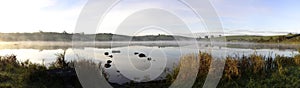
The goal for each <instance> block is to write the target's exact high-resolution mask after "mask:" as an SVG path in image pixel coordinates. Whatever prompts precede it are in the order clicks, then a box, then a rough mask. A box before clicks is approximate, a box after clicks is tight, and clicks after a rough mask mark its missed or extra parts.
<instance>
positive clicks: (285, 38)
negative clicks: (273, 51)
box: [226, 34, 300, 43]
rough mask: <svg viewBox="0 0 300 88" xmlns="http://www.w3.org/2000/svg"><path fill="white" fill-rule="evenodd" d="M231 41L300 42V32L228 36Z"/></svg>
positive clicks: (227, 38)
mask: <svg viewBox="0 0 300 88" xmlns="http://www.w3.org/2000/svg"><path fill="white" fill-rule="evenodd" d="M226 40H227V41H229V42H236V41H238V42H241V41H242V42H257V43H299V42H300V34H288V35H278V36H226Z"/></svg>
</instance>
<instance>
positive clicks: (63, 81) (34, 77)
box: [0, 55, 81, 88]
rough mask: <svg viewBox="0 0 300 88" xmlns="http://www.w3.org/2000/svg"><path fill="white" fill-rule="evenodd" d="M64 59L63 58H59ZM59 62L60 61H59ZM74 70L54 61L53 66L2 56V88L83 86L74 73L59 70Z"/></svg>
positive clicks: (0, 58)
mask: <svg viewBox="0 0 300 88" xmlns="http://www.w3.org/2000/svg"><path fill="white" fill-rule="evenodd" d="M59 59H62V58H58V60H59ZM57 62H59V61H57ZM59 71H61V72H66V71H73V72H75V71H74V69H72V68H69V67H62V63H54V64H53V65H52V66H51V68H46V67H45V66H44V65H40V64H34V63H31V62H30V61H29V60H27V61H25V62H19V61H18V60H17V58H16V56H15V55H9V56H1V57H0V88H49V87H50V88H66V87H71V88H72V87H77V88H78V87H81V86H80V84H79V81H78V80H77V77H76V76H74V75H69V76H63V75H62V74H58V72H59Z"/></svg>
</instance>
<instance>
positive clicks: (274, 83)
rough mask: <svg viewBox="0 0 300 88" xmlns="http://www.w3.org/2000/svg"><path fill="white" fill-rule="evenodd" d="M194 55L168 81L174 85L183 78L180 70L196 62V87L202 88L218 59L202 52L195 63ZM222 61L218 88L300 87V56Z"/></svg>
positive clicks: (238, 58)
mask: <svg viewBox="0 0 300 88" xmlns="http://www.w3.org/2000/svg"><path fill="white" fill-rule="evenodd" d="M299 52H300V51H299ZM193 56H195V55H193V54H191V55H187V56H183V57H182V58H181V61H180V63H179V65H178V66H177V67H175V70H174V71H173V73H171V74H169V75H168V78H167V80H168V81H170V82H171V83H172V82H173V81H174V80H175V79H176V77H180V76H176V75H178V73H180V72H178V71H181V70H180V69H181V68H182V67H188V66H189V65H190V64H191V63H195V62H197V63H199V66H198V67H197V68H199V69H198V70H199V71H198V74H197V78H196V81H195V83H194V86H193V87H196V88H198V87H202V86H203V84H204V82H205V79H206V77H207V74H208V72H209V70H212V69H215V68H210V66H211V62H212V61H216V60H219V59H214V58H213V57H212V56H211V55H210V54H208V53H203V52H199V54H197V55H196V56H197V57H196V60H190V59H191V58H189V57H193ZM223 60H224V61H225V66H224V70H223V75H222V78H221V79H220V82H219V84H218V87H222V88H224V87H225V88H226V87H230V88H233V87H238V88H240V87H300V84H299V82H300V76H299V75H300V55H295V56H294V57H285V56H280V55H276V56H275V57H272V56H263V55H259V54H257V53H253V54H251V55H249V56H245V55H243V56H241V57H239V56H238V55H236V56H227V57H226V59H223ZM182 62H184V63H182ZM174 73H175V74H174ZM171 83H170V84H171Z"/></svg>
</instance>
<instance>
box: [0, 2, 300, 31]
mask: <svg viewBox="0 0 300 88" xmlns="http://www.w3.org/2000/svg"><path fill="white" fill-rule="evenodd" d="M210 2H211V4H212V5H213V7H214V9H215V11H216V13H217V14H218V16H219V18H220V20H221V23H222V26H223V28H224V29H223V30H224V31H233V30H236V31H243V30H247V31H271V32H295V33H300V25H299V20H300V1H299V0H210ZM86 3H87V0H2V1H0V11H1V14H0V25H1V26H0V32H38V31H45V32H63V31H67V32H69V33H72V32H74V30H75V28H76V25H77V24H76V23H77V19H78V17H79V16H80V13H81V11H82V8H83V7H84V5H85V4H86ZM95 8H101V6H99V7H95ZM151 8H158V9H160V10H162V11H167V13H164V12H162V11H159V10H157V11H154V10H153V13H149V10H148V12H145V9H151ZM143 11H144V12H143ZM150 12H151V11H150ZM170 14H171V15H175V17H174V18H172V16H170ZM132 15H135V16H138V17H133V16H132ZM200 15H201V14H200ZM91 16H93V15H91ZM151 16H155V17H156V18H153V17H151ZM129 17H131V18H129ZM177 19H179V20H177ZM141 20H142V21H141ZM157 20H162V21H161V22H162V23H158V24H162V25H155V26H166V25H169V24H172V26H166V27H168V28H166V30H165V29H164V28H160V27H145V28H148V30H144V31H143V30H142V31H141V29H143V28H141V29H140V30H139V33H140V34H151V33H154V32H155V33H163V32H170V31H172V30H170V29H176V28H177V29H178V30H179V31H181V29H182V28H189V30H188V31H189V32H193V33H194V32H203V31H205V26H204V25H203V23H202V22H201V19H198V18H197V16H196V15H195V13H193V11H192V10H191V9H190V8H188V6H186V5H185V4H182V3H180V2H178V0H121V1H120V2H119V3H117V4H116V5H114V6H113V7H111V10H109V11H108V12H107V14H106V15H105V17H103V20H102V22H101V24H99V27H98V30H97V32H98V33H118V30H122V29H123V30H130V28H135V27H127V26H128V25H133V24H134V25H145V24H146V23H147V22H144V21H153V22H160V21H157ZM180 21H183V23H185V24H181V25H180V24H179V23H181V22H180ZM124 22H132V24H128V23H127V24H126V23H125V24H124ZM123 24H124V25H123ZM182 25H187V26H182ZM119 26H122V28H120V27H119ZM126 28H127V29H126ZM179 31H175V32H176V33H179ZM124 32H126V31H124ZM119 33H121V32H119ZM122 33H123V32H122ZM137 35H139V34H137Z"/></svg>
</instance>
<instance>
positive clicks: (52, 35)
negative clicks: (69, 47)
mask: <svg viewBox="0 0 300 88" xmlns="http://www.w3.org/2000/svg"><path fill="white" fill-rule="evenodd" d="M73 39H74V40H76V41H79V40H80V41H92V40H95V41H112V40H114V41H130V40H131V41H165V40H167V41H172V40H190V39H193V38H190V37H184V36H172V35H146V36H127V35H118V34H111V33H99V34H80V33H76V34H69V33H56V32H36V33H0V41H72V40H73Z"/></svg>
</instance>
